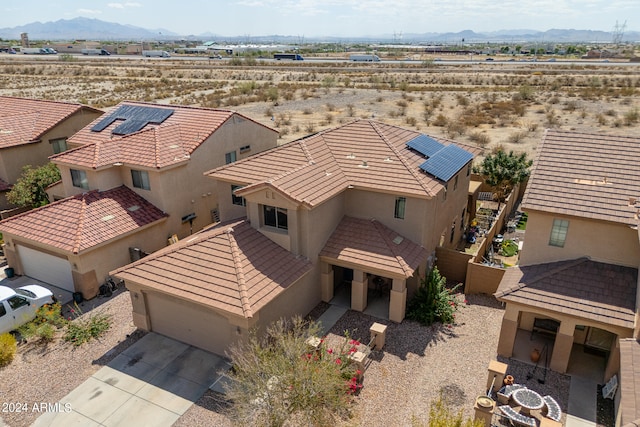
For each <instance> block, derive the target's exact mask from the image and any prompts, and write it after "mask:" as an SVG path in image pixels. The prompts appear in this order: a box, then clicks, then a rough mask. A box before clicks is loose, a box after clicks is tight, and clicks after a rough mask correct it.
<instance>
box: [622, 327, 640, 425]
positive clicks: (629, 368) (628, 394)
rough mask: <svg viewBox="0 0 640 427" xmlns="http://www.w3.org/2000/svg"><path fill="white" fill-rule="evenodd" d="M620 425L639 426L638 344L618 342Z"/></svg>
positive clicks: (639, 346) (639, 366)
mask: <svg viewBox="0 0 640 427" xmlns="http://www.w3.org/2000/svg"><path fill="white" fill-rule="evenodd" d="M618 384H619V386H620V409H619V411H620V412H621V413H622V419H621V423H620V425H622V426H625V427H627V426H630V425H636V426H637V425H640V342H639V341H638V340H636V339H634V338H627V339H621V340H620V378H619V379H618Z"/></svg>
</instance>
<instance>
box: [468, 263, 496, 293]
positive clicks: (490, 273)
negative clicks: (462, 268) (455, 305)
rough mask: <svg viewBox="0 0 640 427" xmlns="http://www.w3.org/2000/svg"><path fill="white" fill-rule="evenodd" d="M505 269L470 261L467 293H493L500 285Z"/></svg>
mask: <svg viewBox="0 0 640 427" xmlns="http://www.w3.org/2000/svg"><path fill="white" fill-rule="evenodd" d="M504 273H505V270H504V269H502V268H498V267H491V266H488V265H483V264H477V263H474V262H470V263H469V264H468V266H467V277H466V280H465V288H464V289H465V294H487V295H493V294H494V293H495V292H496V291H497V290H498V286H499V285H500V281H501V280H502V276H504Z"/></svg>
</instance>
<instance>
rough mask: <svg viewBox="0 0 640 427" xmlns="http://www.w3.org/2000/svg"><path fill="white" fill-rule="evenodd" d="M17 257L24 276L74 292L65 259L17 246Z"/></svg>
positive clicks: (69, 267)
mask: <svg viewBox="0 0 640 427" xmlns="http://www.w3.org/2000/svg"><path fill="white" fill-rule="evenodd" d="M18 256H19V257H20V261H21V262H22V268H23V269H24V274H25V276H29V277H33V278H34V279H38V280H40V281H43V282H45V283H50V284H52V285H54V286H57V287H59V288H62V289H66V290H67V291H69V292H75V289H74V287H73V276H72V275H71V265H70V264H69V261H67V260H66V259H64V258H58V257H56V256H53V255H49V254H46V253H44V252H40V251H37V250H35V249H31V248H27V247H24V246H18Z"/></svg>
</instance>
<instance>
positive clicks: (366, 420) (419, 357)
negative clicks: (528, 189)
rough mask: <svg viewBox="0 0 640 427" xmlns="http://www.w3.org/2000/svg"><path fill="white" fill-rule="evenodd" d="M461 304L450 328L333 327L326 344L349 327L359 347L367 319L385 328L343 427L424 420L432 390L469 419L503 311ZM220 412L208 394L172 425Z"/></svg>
mask: <svg viewBox="0 0 640 427" xmlns="http://www.w3.org/2000/svg"><path fill="white" fill-rule="evenodd" d="M467 300H468V302H469V304H468V305H465V306H463V307H461V309H460V310H459V311H458V314H457V315H456V319H457V324H456V325H454V326H452V327H451V328H448V327H445V326H442V325H434V326H431V327H424V326H421V325H419V324H418V323H415V322H410V321H404V322H402V323H401V324H395V323H393V322H389V321H384V320H380V319H377V318H373V317H370V316H367V315H364V314H362V313H358V312H355V311H348V312H347V313H346V314H345V315H344V316H343V317H342V318H341V319H340V320H339V321H338V323H336V324H335V325H334V326H333V328H332V329H331V331H330V333H329V336H328V337H327V339H328V340H329V341H331V340H333V341H335V342H338V341H339V340H340V337H341V336H343V333H344V331H345V330H349V331H350V336H351V337H352V338H354V339H358V340H359V341H360V342H364V343H367V342H369V327H370V326H371V325H372V324H373V323H374V322H379V323H383V324H386V325H388V329H387V340H386V345H385V347H384V349H383V350H382V351H373V352H372V353H371V363H370V365H369V366H368V369H367V370H366V373H365V379H364V388H363V389H362V391H361V392H360V394H359V396H358V397H357V403H356V407H355V411H354V417H353V419H351V420H348V421H346V422H345V423H344V425H350V426H351V425H367V426H387V427H388V426H407V425H411V422H412V417H415V419H417V420H420V421H423V422H426V421H427V415H428V413H429V405H430V402H431V401H432V400H434V399H437V397H438V395H439V394H440V393H442V395H443V398H444V399H445V400H446V401H447V402H448V403H450V404H451V405H452V406H453V408H454V409H455V410H463V412H464V414H465V415H467V416H470V417H472V416H473V404H474V402H475V399H476V397H477V396H478V395H480V394H483V393H484V392H485V391H486V390H485V386H486V381H487V367H488V365H489V361H490V360H492V359H495V350H496V346H497V343H498V334H499V331H500V323H501V321H502V313H503V310H502V309H501V308H500V306H499V304H498V303H497V302H496V300H495V299H494V298H493V297H488V296H481V295H470V296H469V297H467ZM549 384H551V382H549ZM567 390H568V389H567ZM221 407H223V404H222V399H221V396H219V395H217V394H216V393H213V392H208V393H206V394H205V395H204V396H203V397H202V398H201V399H200V400H199V401H198V402H197V403H196V404H195V405H193V406H192V407H191V409H189V410H188V411H187V412H186V413H185V414H184V415H183V416H182V417H181V418H180V420H179V421H178V422H177V423H176V424H175V425H176V426H181V427H187V426H209V425H216V426H230V425H231V423H230V422H229V420H228V419H226V418H225V417H224V416H223V415H221V414H220V413H219V412H220V411H219V409H220V408H221ZM216 411H218V412H216Z"/></svg>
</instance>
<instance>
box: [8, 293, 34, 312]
mask: <svg viewBox="0 0 640 427" xmlns="http://www.w3.org/2000/svg"><path fill="white" fill-rule="evenodd" d="M7 302H8V303H9V307H11V309H12V310H16V309H18V308H20V307H22V306H25V305H29V301H27V299H26V298H23V297H21V296H18V295H14V296H12V297H11V298H9V299H8V300H7Z"/></svg>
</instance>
